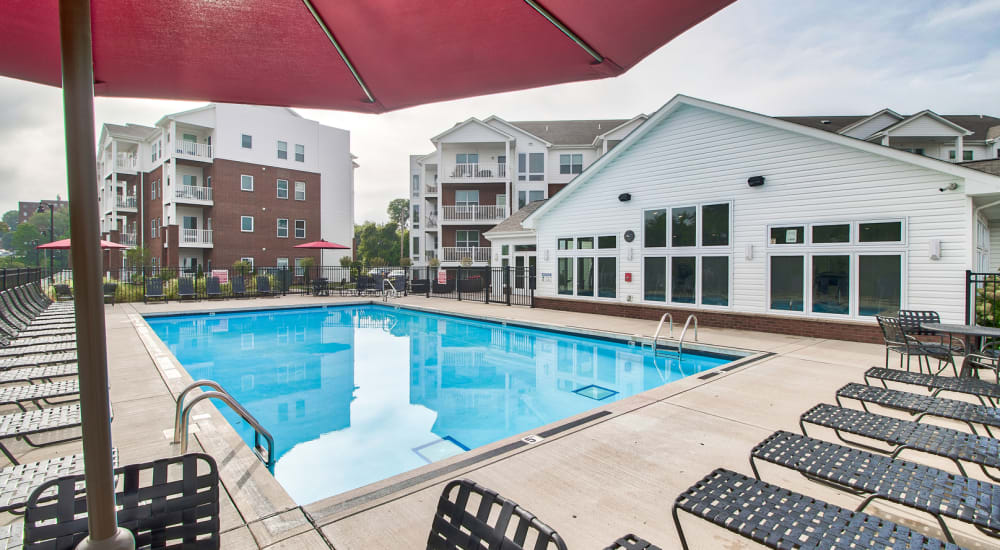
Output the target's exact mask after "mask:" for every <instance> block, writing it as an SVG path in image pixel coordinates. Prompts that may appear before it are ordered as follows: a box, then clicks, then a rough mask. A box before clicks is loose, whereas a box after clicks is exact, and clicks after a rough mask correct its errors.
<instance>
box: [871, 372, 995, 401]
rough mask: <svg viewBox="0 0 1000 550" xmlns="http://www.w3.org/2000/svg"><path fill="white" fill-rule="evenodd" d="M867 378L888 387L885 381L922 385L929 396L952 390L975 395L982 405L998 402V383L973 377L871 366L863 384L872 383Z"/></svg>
mask: <svg viewBox="0 0 1000 550" xmlns="http://www.w3.org/2000/svg"><path fill="white" fill-rule="evenodd" d="M869 379H874V380H878V381H880V382H881V383H882V387H883V388H888V387H889V386H888V385H887V384H886V381H889V382H898V383H900V384H909V385H911V386H923V387H925V388H927V390H928V391H930V392H932V393H931V397H937V396H938V395H939V394H940V393H941V392H954V393H962V394H965V395H972V396H975V397H976V398H977V399H979V402H980V403H982V404H983V405H984V406H993V407H996V406H997V405H998V404H1000V385H998V384H994V383H992V382H986V381H985V380H978V379H975V378H955V377H952V376H934V375H932V374H923V373H917V372H906V371H902V370H896V369H884V368H882V367H872V368H870V369H868V370H867V371H866V372H865V384H868V385H869V386H871V385H872V383H871V380H869ZM984 398H985V399H984Z"/></svg>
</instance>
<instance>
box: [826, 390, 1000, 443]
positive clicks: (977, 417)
mask: <svg viewBox="0 0 1000 550" xmlns="http://www.w3.org/2000/svg"><path fill="white" fill-rule="evenodd" d="M842 399H855V400H857V401H859V402H860V403H861V407H862V408H863V409H864V410H866V411H867V410H868V406H867V404H868V403H874V404H877V405H881V406H883V407H887V408H890V409H895V410H898V411H904V412H908V413H910V414H915V415H917V417H916V418H915V419H914V421H915V422H920V420H921V419H922V418H923V417H925V416H936V417H938V418H947V419H949V420H957V421H959V422H964V423H965V424H966V425H968V426H969V429H970V430H972V433H978V432H976V427H975V426H974V424H979V425H981V426H983V428H984V429H985V430H986V434H987V435H989V436H990V437H993V432H992V431H990V426H992V427H994V428H1000V409H997V408H996V407H984V406H983V405H977V404H975V403H969V402H967V401H957V400H955V399H945V398H943V397H931V396H929V395H920V394H917V393H909V392H904V391H898V390H890V389H887V388H879V387H877V386H866V385H864V384H855V383H851V384H848V385H846V386H844V387H842V388H840V389H839V390H837V404H838V405H841V400H842ZM841 406H843V405H841Z"/></svg>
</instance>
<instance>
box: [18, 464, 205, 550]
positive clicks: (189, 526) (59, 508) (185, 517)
mask: <svg viewBox="0 0 1000 550" xmlns="http://www.w3.org/2000/svg"><path fill="white" fill-rule="evenodd" d="M115 474H116V476H117V478H118V479H117V481H116V485H117V486H118V487H119V488H118V489H117V490H116V495H115V496H116V498H115V500H116V502H117V503H118V506H117V508H118V510H117V517H118V524H119V525H120V526H121V527H124V528H126V529H128V530H129V531H131V532H132V535H133V536H134V537H135V546H136V548H142V549H146V548H149V549H192V550H210V549H218V548H219V545H220V535H219V531H220V529H219V525H220V523H219V472H218V467H217V466H216V464H215V460H214V459H213V458H212V457H210V456H208V455H206V454H186V455H183V456H179V457H171V458H164V459H160V460H155V461H153V462H147V463H144V464H131V465H128V466H123V467H119V468H115ZM83 480H84V478H83V475H79V474H78V475H71V476H65V477H61V478H59V479H54V480H50V481H47V482H45V483H43V484H41V485H39V486H38V488H36V489H35V491H34V492H33V493H32V494H31V496H30V497H28V502H27V505H26V507H25V513H24V541H23V542H24V548H25V550H42V549H45V550H63V549H65V550H70V549H72V548H75V547H76V545H77V544H78V543H79V542H80V541H81V540H83V539H84V538H85V537H86V536H87V530H88V526H87V500H86V495H85V494H83V492H82V491H81V490H80V487H81V484H82V482H83Z"/></svg>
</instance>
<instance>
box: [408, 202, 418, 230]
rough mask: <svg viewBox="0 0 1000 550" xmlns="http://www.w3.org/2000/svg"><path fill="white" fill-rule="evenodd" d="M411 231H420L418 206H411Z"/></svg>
mask: <svg viewBox="0 0 1000 550" xmlns="http://www.w3.org/2000/svg"><path fill="white" fill-rule="evenodd" d="M410 220H411V224H412V225H413V229H420V205H419V204H414V205H413V216H412V217H411V218H410Z"/></svg>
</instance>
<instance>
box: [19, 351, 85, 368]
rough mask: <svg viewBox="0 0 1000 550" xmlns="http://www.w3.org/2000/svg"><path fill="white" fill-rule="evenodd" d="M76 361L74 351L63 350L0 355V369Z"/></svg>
mask: <svg viewBox="0 0 1000 550" xmlns="http://www.w3.org/2000/svg"><path fill="white" fill-rule="evenodd" d="M75 361H76V352H75V351H63V352H56V353H33V354H31V355H20V356H17V357H0V370H5V369H13V368H18V367H36V366H41V365H52V364H56V363H72V362H75Z"/></svg>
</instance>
